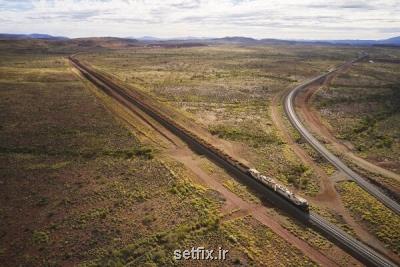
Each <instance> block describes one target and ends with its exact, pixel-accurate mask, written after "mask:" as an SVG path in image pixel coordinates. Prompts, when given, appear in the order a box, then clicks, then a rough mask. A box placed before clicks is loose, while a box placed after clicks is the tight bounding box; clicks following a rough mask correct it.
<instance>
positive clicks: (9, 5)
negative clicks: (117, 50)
mask: <svg viewBox="0 0 400 267" xmlns="http://www.w3.org/2000/svg"><path fill="white" fill-rule="evenodd" d="M399 14H400V0H384V1H377V0H369V1H357V0H347V1H346V0H343V1H342V0H336V1H333V0H298V1H288V0H269V1H268V0H218V1H210V0H164V1H157V0H155V1H147V0H21V1H18V0H15V1H11V0H0V32H6V33H48V34H53V35H64V36H69V37H84V36H119V37H127V36H134V37H140V36H158V37H164V38H171V37H185V36H198V37H223V36H249V37H255V38H282V39H384V38H388V37H392V36H399V35H400V15H399Z"/></svg>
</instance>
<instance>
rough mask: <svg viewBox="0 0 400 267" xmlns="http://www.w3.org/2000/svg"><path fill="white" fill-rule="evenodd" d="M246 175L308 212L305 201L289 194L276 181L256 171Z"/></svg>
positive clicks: (250, 170)
mask: <svg viewBox="0 0 400 267" xmlns="http://www.w3.org/2000/svg"><path fill="white" fill-rule="evenodd" d="M248 173H249V174H250V175H251V176H252V177H253V178H254V179H256V180H257V181H259V182H260V183H262V184H263V185H265V186H267V187H268V188H270V189H271V190H274V191H275V192H276V193H278V194H279V195H281V196H282V197H284V198H285V199H286V200H287V201H289V202H290V203H292V204H293V205H295V206H296V207H298V208H299V209H301V210H303V211H307V212H308V211H309V205H308V202H307V200H306V199H304V198H302V197H300V196H298V195H295V194H294V193H293V192H291V191H290V190H289V189H287V188H286V187H285V186H283V185H281V184H279V183H278V182H277V181H275V180H274V179H273V178H271V177H267V176H265V175H262V174H261V173H260V172H259V171H257V170H256V169H249V170H248Z"/></svg>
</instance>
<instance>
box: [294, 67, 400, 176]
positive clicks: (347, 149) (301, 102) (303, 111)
mask: <svg viewBox="0 0 400 267" xmlns="http://www.w3.org/2000/svg"><path fill="white" fill-rule="evenodd" d="M346 71H348V68H345V69H344V70H343V72H346ZM334 78H335V76H331V77H330V78H329V79H327V81H326V83H325V85H329V84H330V82H331V80H332V79H334ZM321 88H322V87H320V86H310V87H309V88H308V90H305V91H303V92H301V93H300V94H299V95H298V97H297V98H296V107H297V109H298V112H299V114H300V116H301V117H302V119H303V120H304V121H305V122H306V124H307V127H308V128H309V129H310V130H311V131H312V132H313V133H315V134H317V135H318V136H319V137H321V138H322V140H323V141H324V142H325V143H327V144H329V145H330V147H332V148H333V149H334V150H335V151H336V152H337V153H339V154H341V155H342V156H343V157H345V158H347V159H348V160H350V161H351V162H353V163H355V164H356V165H357V166H358V167H360V168H362V169H364V170H367V171H369V172H371V173H375V174H377V175H383V176H385V177H388V178H391V179H395V180H397V181H400V175H399V174H397V173H394V172H392V171H390V170H387V169H384V168H382V167H380V166H378V165H376V164H374V163H372V162H369V161H367V160H365V159H363V158H360V157H359V156H357V155H355V154H354V153H353V152H352V149H353V145H352V144H351V143H349V142H342V141H339V140H338V139H336V138H335V136H334V134H333V131H332V129H331V128H330V127H331V126H328V125H327V124H326V123H324V121H323V119H322V118H321V116H320V114H319V112H318V111H317V110H315V108H313V106H312V105H311V102H312V99H313V95H314V94H315V93H316V92H317V91H318V90H320V89H321ZM377 163H378V162H377Z"/></svg>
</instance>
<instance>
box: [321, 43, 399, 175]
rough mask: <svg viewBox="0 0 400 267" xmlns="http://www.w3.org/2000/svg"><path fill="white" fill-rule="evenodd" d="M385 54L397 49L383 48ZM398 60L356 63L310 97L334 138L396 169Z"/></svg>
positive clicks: (397, 157)
mask: <svg viewBox="0 0 400 267" xmlns="http://www.w3.org/2000/svg"><path fill="white" fill-rule="evenodd" d="M387 53H388V54H390V53H394V54H397V55H398V52H397V51H395V50H393V51H390V50H389V51H387ZM399 74H400V73H399V68H398V63H397V64H396V63H388V62H385V63H370V62H363V63H358V64H357V65H356V66H354V67H353V68H351V69H350V71H349V72H348V73H344V74H341V75H339V76H338V78H336V79H334V80H333V84H332V85H331V86H330V87H328V88H324V89H323V90H320V91H319V92H318V93H317V95H316V97H315V100H314V103H315V105H316V107H317V108H318V109H319V111H320V113H321V115H322V117H323V118H324V119H325V120H326V121H327V123H328V124H329V125H332V126H334V127H331V130H332V131H333V133H334V134H335V135H336V137H337V138H339V139H341V140H343V141H345V142H346V141H347V142H350V143H351V145H352V146H353V147H352V148H353V151H354V152H356V153H357V154H358V155H360V156H361V157H364V158H366V159H367V160H369V161H372V162H374V163H377V164H378V165H381V166H383V167H384V168H388V169H391V170H393V171H394V172H399V170H400V168H399V166H400V163H399V158H400V146H399V144H400V137H399V135H398V133H399V131H400V129H399V128H398V125H400V124H399V123H398V122H399V118H400V115H399V114H400V113H399V105H398V103H399V102H400V80H399V77H400V76H399Z"/></svg>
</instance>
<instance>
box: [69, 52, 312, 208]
mask: <svg viewBox="0 0 400 267" xmlns="http://www.w3.org/2000/svg"><path fill="white" fill-rule="evenodd" d="M69 59H70V60H71V62H72V63H74V65H75V66H76V67H77V68H78V69H79V70H80V71H81V73H82V74H83V75H84V76H85V77H86V78H88V79H89V80H90V81H92V82H94V83H95V84H97V85H98V86H100V87H101V88H102V89H103V90H104V91H105V92H106V93H110V91H109V90H110V89H107V87H105V86H104V85H105V84H110V83H112V82H110V81H109V80H108V79H107V78H105V77H103V76H101V75H99V74H97V73H94V72H92V71H91V70H90V69H88V68H87V67H85V66H84V65H82V64H81V63H80V62H79V61H78V60H77V59H75V58H73V57H69ZM93 77H94V78H93ZM96 80H98V81H100V82H101V83H102V84H99V83H98V81H96ZM112 84H113V83H112ZM112 87H113V90H114V91H116V92H118V94H120V95H121V96H124V97H125V98H126V99H129V100H130V101H132V102H133V103H135V104H136V105H137V106H139V107H140V108H141V109H142V110H143V111H145V112H146V113H147V114H148V115H150V116H151V117H153V118H154V119H155V120H157V121H158V122H160V123H161V124H162V125H164V126H165V127H166V128H167V129H169V130H171V131H172V132H173V133H175V134H176V135H177V136H179V137H181V138H182V139H183V140H185V141H186V142H188V143H189V144H192V145H194V147H195V148H199V147H203V148H204V149H205V150H200V152H203V153H204V152H205V153H207V154H208V155H209V156H211V157H212V158H213V159H214V160H216V161H217V162H219V163H221V164H223V165H226V163H228V164H229V165H230V166H234V167H235V168H236V169H237V170H239V171H240V172H241V173H246V174H249V175H250V176H251V177H252V178H254V179H256V180H257V181H259V182H261V183H262V184H263V185H265V186H267V187H268V188H270V189H271V190H273V191H275V192H276V193H277V194H279V195H281V196H282V197H284V198H285V199H286V200H288V201H289V202H290V203H292V204H293V205H295V206H296V207H298V208H300V209H301V210H304V211H308V203H307V200H305V199H304V198H302V197H299V196H297V195H295V194H294V193H292V192H291V191H290V190H288V189H287V188H286V187H284V186H283V185H281V184H279V183H278V182H276V181H275V180H274V179H272V178H270V177H267V176H264V175H262V174H260V172H259V171H257V170H255V169H251V168H249V167H248V166H246V165H245V164H243V163H241V162H239V161H237V160H236V159H234V158H232V157H231V156H230V155H228V154H226V153H225V152H224V151H222V150H221V149H219V148H217V147H215V146H213V145H211V144H210V143H208V142H207V141H206V140H204V139H203V138H201V137H199V136H198V135H196V134H194V133H193V132H191V131H189V130H187V129H186V128H185V127H182V126H181V125H179V124H178V123H176V122H175V121H173V120H172V119H170V118H169V117H168V116H165V115H164V114H162V113H160V112H159V111H158V110H157V109H155V108H154V107H152V106H151V105H149V104H147V103H145V101H143V98H144V97H143V96H141V95H140V94H139V93H134V92H133V91H131V92H130V93H127V92H126V91H125V90H123V89H122V88H120V87H119V86H118V85H116V84H113V86H112Z"/></svg>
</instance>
